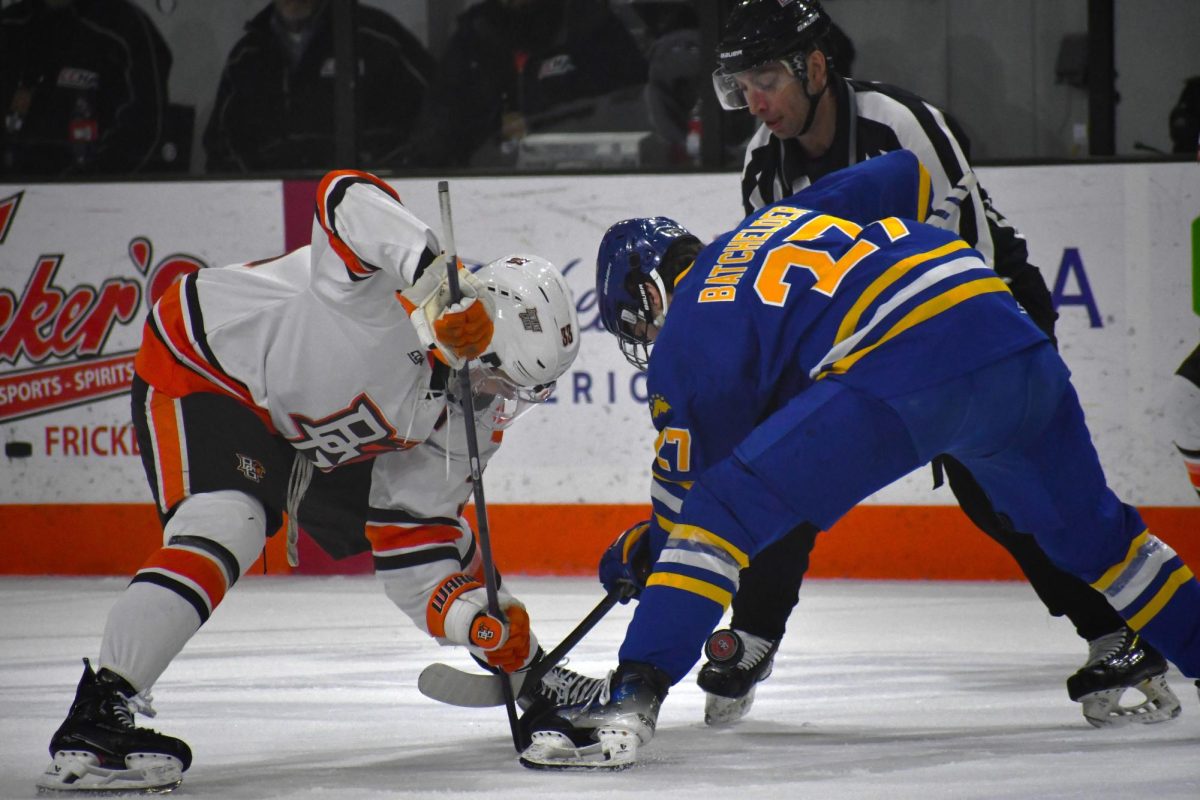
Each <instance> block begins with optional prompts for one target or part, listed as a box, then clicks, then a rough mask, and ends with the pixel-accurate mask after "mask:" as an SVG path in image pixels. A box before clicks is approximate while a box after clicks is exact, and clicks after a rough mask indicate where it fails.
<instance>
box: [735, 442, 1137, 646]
mask: <svg viewBox="0 0 1200 800" xmlns="http://www.w3.org/2000/svg"><path fill="white" fill-rule="evenodd" d="M940 461H941V464H942V469H943V470H944V472H945V475H946V480H947V482H948V483H949V484H950V488H951V490H952V491H953V492H954V496H955V498H957V500H958V503H959V505H960V506H961V507H962V510H963V512H964V513H966V515H967V517H968V518H969V519H970V520H971V522H973V523H975V526H976V527H978V528H979V529H980V530H981V531H983V532H984V533H986V534H987V535H988V536H990V537H991V538H992V539H993V540H995V541H996V542H997V543H998V544H1000V546H1002V547H1003V548H1004V549H1005V550H1007V551H1008V552H1009V554H1010V555H1011V556H1012V557H1013V559H1014V560H1015V561H1016V562H1017V564H1018V565H1019V566H1020V567H1021V571H1022V572H1023V573H1024V574H1025V577H1026V579H1027V580H1028V581H1029V585H1030V586H1031V587H1033V590H1034V592H1036V593H1037V596H1038V598H1039V599H1040V600H1041V601H1042V603H1044V604H1045V606H1046V609H1047V610H1048V611H1049V612H1050V614H1051V615H1052V616H1055V617H1061V616H1065V617H1067V619H1069V620H1071V622H1072V624H1073V625H1074V626H1075V632H1076V633H1078V634H1079V636H1080V637H1082V638H1083V639H1085V640H1087V641H1091V640H1092V639H1095V638H1097V637H1100V636H1103V635H1105V634H1107V633H1112V632H1113V631H1115V630H1117V629H1118V628H1120V627H1121V626H1122V625H1123V624H1124V620H1122V619H1121V616H1120V615H1119V614H1118V613H1117V612H1116V611H1114V610H1113V607H1112V606H1111V605H1109V603H1108V600H1107V599H1105V597H1104V595H1103V594H1101V593H1100V592H1097V591H1096V590H1095V589H1093V588H1092V587H1091V586H1088V585H1087V584H1086V583H1084V582H1083V581H1081V580H1080V579H1079V578H1076V577H1075V576H1074V575H1071V574H1069V573H1067V572H1064V571H1063V570H1061V569H1059V568H1058V567H1056V566H1054V564H1053V563H1051V561H1050V559H1049V558H1047V557H1046V554H1045V553H1044V552H1042V549H1041V548H1040V547H1038V544H1037V541H1036V540H1035V539H1034V538H1033V537H1032V536H1029V535H1027V534H1024V533H1018V532H1017V531H1014V530H1013V529H1012V527H1011V525H1010V524H1009V523H1008V522H1007V521H1006V520H1004V519H1003V518H1001V517H1000V516H999V515H997V514H996V512H995V511H994V510H993V509H992V505H991V503H990V502H989V501H988V499H987V494H986V493H985V492H984V491H983V489H982V488H980V486H979V484H978V482H976V480H975V479H974V478H973V477H972V476H971V473H970V472H968V471H967V469H966V467H964V466H963V465H962V464H961V463H959V462H958V461H957V460H955V459H953V458H950V457H948V456H942V457H941V459H940ZM816 535H817V529H816V528H815V527H813V526H812V525H807V524H806V525H801V526H800V527H798V528H795V529H794V530H791V531H789V532H788V533H787V534H785V535H784V536H783V537H781V538H780V539H779V540H777V541H775V542H772V543H771V544H769V545H767V547H766V548H765V549H764V550H763V552H761V553H759V554H758V555H757V556H755V557H754V558H753V559H751V561H750V565H749V566H748V567H746V569H744V570H742V572H741V575H740V576H739V579H738V590H737V594H735V595H734V597H733V604H732V611H733V618H732V620H731V622H730V625H731V627H734V628H737V629H738V630H742V631H746V632H748V633H753V634H754V635H756V636H762V637H763V638H766V639H772V640H776V641H778V640H779V639H782V638H783V635H784V632H785V630H786V628H787V620H788V617H789V616H790V615H791V612H792V609H793V608H794V607H795V606H796V603H797V602H798V601H799V595H800V585H801V582H802V581H803V578H804V573H805V572H806V571H807V569H808V564H809V554H810V553H811V552H812V548H813V545H814V544H815V543H816Z"/></svg>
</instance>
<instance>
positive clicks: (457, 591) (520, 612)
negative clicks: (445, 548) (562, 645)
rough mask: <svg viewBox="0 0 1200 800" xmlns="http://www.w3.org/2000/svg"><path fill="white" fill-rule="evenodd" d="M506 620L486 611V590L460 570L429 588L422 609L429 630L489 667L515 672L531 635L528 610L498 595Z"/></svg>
mask: <svg viewBox="0 0 1200 800" xmlns="http://www.w3.org/2000/svg"><path fill="white" fill-rule="evenodd" d="M501 610H502V611H503V612H504V615H505V616H506V617H508V620H507V621H503V620H500V619H497V618H496V617H494V616H492V615H491V614H489V613H488V610H487V590H486V589H485V588H484V586H483V584H482V583H480V582H479V581H477V580H476V579H475V578H473V577H472V576H470V575H467V574H466V573H463V572H458V573H455V574H454V575H451V576H450V577H448V578H446V580H444V581H442V583H441V584H440V585H439V586H438V587H437V589H435V590H434V591H433V594H432V595H430V597H429V604H428V605H427V606H426V609H425V623H426V626H427V627H428V628H429V633H430V634H432V635H433V636H436V637H438V638H440V639H446V640H448V641H451V642H454V643H455V644H465V645H467V646H469V647H471V648H472V649H473V650H476V651H478V652H479V654H480V656H481V657H482V658H484V659H486V660H487V662H488V663H489V664H491V665H492V666H493V667H498V668H500V669H502V670H504V671H505V672H515V671H516V670H518V669H521V668H522V667H524V666H525V665H526V664H527V663H528V662H529V656H530V650H531V647H530V645H531V644H532V643H533V641H534V639H533V636H532V634H531V633H530V630H529V614H528V613H527V612H526V611H525V606H523V605H521V603H520V601H518V600H516V599H514V598H512V597H502V598H501Z"/></svg>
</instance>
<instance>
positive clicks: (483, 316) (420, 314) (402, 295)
mask: <svg viewBox="0 0 1200 800" xmlns="http://www.w3.org/2000/svg"><path fill="white" fill-rule="evenodd" d="M458 285H459V288H460V289H461V290H462V299H460V300H459V301H458V302H457V303H451V302H450V286H449V281H448V280H447V277H446V260H445V258H444V257H441V256H439V257H438V258H436V259H434V260H433V262H432V263H430V264H429V266H427V267H426V268H425V271H424V272H423V273H421V277H420V278H418V279H417V281H416V283H414V284H413V285H412V286H410V287H409V288H407V289H405V290H404V291H403V292H396V299H397V300H399V301H400V305H402V306H403V307H404V311H405V313H407V314H408V318H409V319H410V320H412V324H413V327H414V328H416V330H417V336H418V337H419V338H420V340H421V343H422V344H424V345H425V347H426V348H427V349H429V350H432V351H433V354H434V356H435V357H436V358H438V359H439V360H440V361H442V362H443V363H445V364H447V365H449V366H451V367H453V368H454V369H461V368H462V366H463V364H465V363H466V362H467V361H470V360H471V359H473V358H478V357H479V356H481V355H483V354H484V353H485V352H486V351H487V348H488V345H490V344H491V343H492V334H493V333H494V332H495V327H496V326H495V323H494V322H493V318H494V317H495V314H496V308H495V304H494V303H493V302H492V298H491V295H490V294H489V293H488V291H487V289H486V288H485V287H484V286H483V284H482V283H480V281H479V280H478V279H477V278H476V277H475V276H474V275H472V274H471V272H470V271H469V270H466V269H463V266H462V262H461V261H460V262H459V264H458Z"/></svg>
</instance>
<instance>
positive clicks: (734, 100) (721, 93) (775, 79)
mask: <svg viewBox="0 0 1200 800" xmlns="http://www.w3.org/2000/svg"><path fill="white" fill-rule="evenodd" d="M795 79H796V76H795V75H794V74H793V73H792V69H791V67H790V66H789V65H788V63H787V62H786V61H771V62H769V63H767V64H762V65H761V66H757V67H751V68H750V69H744V70H742V71H741V72H733V73H728V72H724V71H723V70H721V69H718V70H716V71H715V72H713V76H712V81H713V91H715V92H716V94H717V100H718V101H719V102H720V103H721V108H724V109H726V110H727V111H736V110H738V109H740V108H746V107H747V106H749V105H750V101H749V100H748V99H747V98H746V93H747V92H749V91H751V90H753V91H756V92H760V93H762V94H766V95H773V94H776V93H777V92H780V91H782V90H783V89H785V88H787V86H788V85H789V84H791V83H792V81H794V80H795Z"/></svg>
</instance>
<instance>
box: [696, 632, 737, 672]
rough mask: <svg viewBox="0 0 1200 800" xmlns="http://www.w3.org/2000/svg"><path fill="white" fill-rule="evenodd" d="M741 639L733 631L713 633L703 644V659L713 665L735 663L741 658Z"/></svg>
mask: <svg viewBox="0 0 1200 800" xmlns="http://www.w3.org/2000/svg"><path fill="white" fill-rule="evenodd" d="M743 649H744V648H743V646H742V639H741V637H740V636H738V635H737V634H736V633H734V632H733V631H714V632H713V634H712V635H711V636H709V637H708V641H706V642H705V643H704V657H705V658H707V659H708V660H709V661H712V662H713V663H715V664H724V663H727V662H729V661H737V660H738V659H740V658H741V657H742V650H743Z"/></svg>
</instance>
